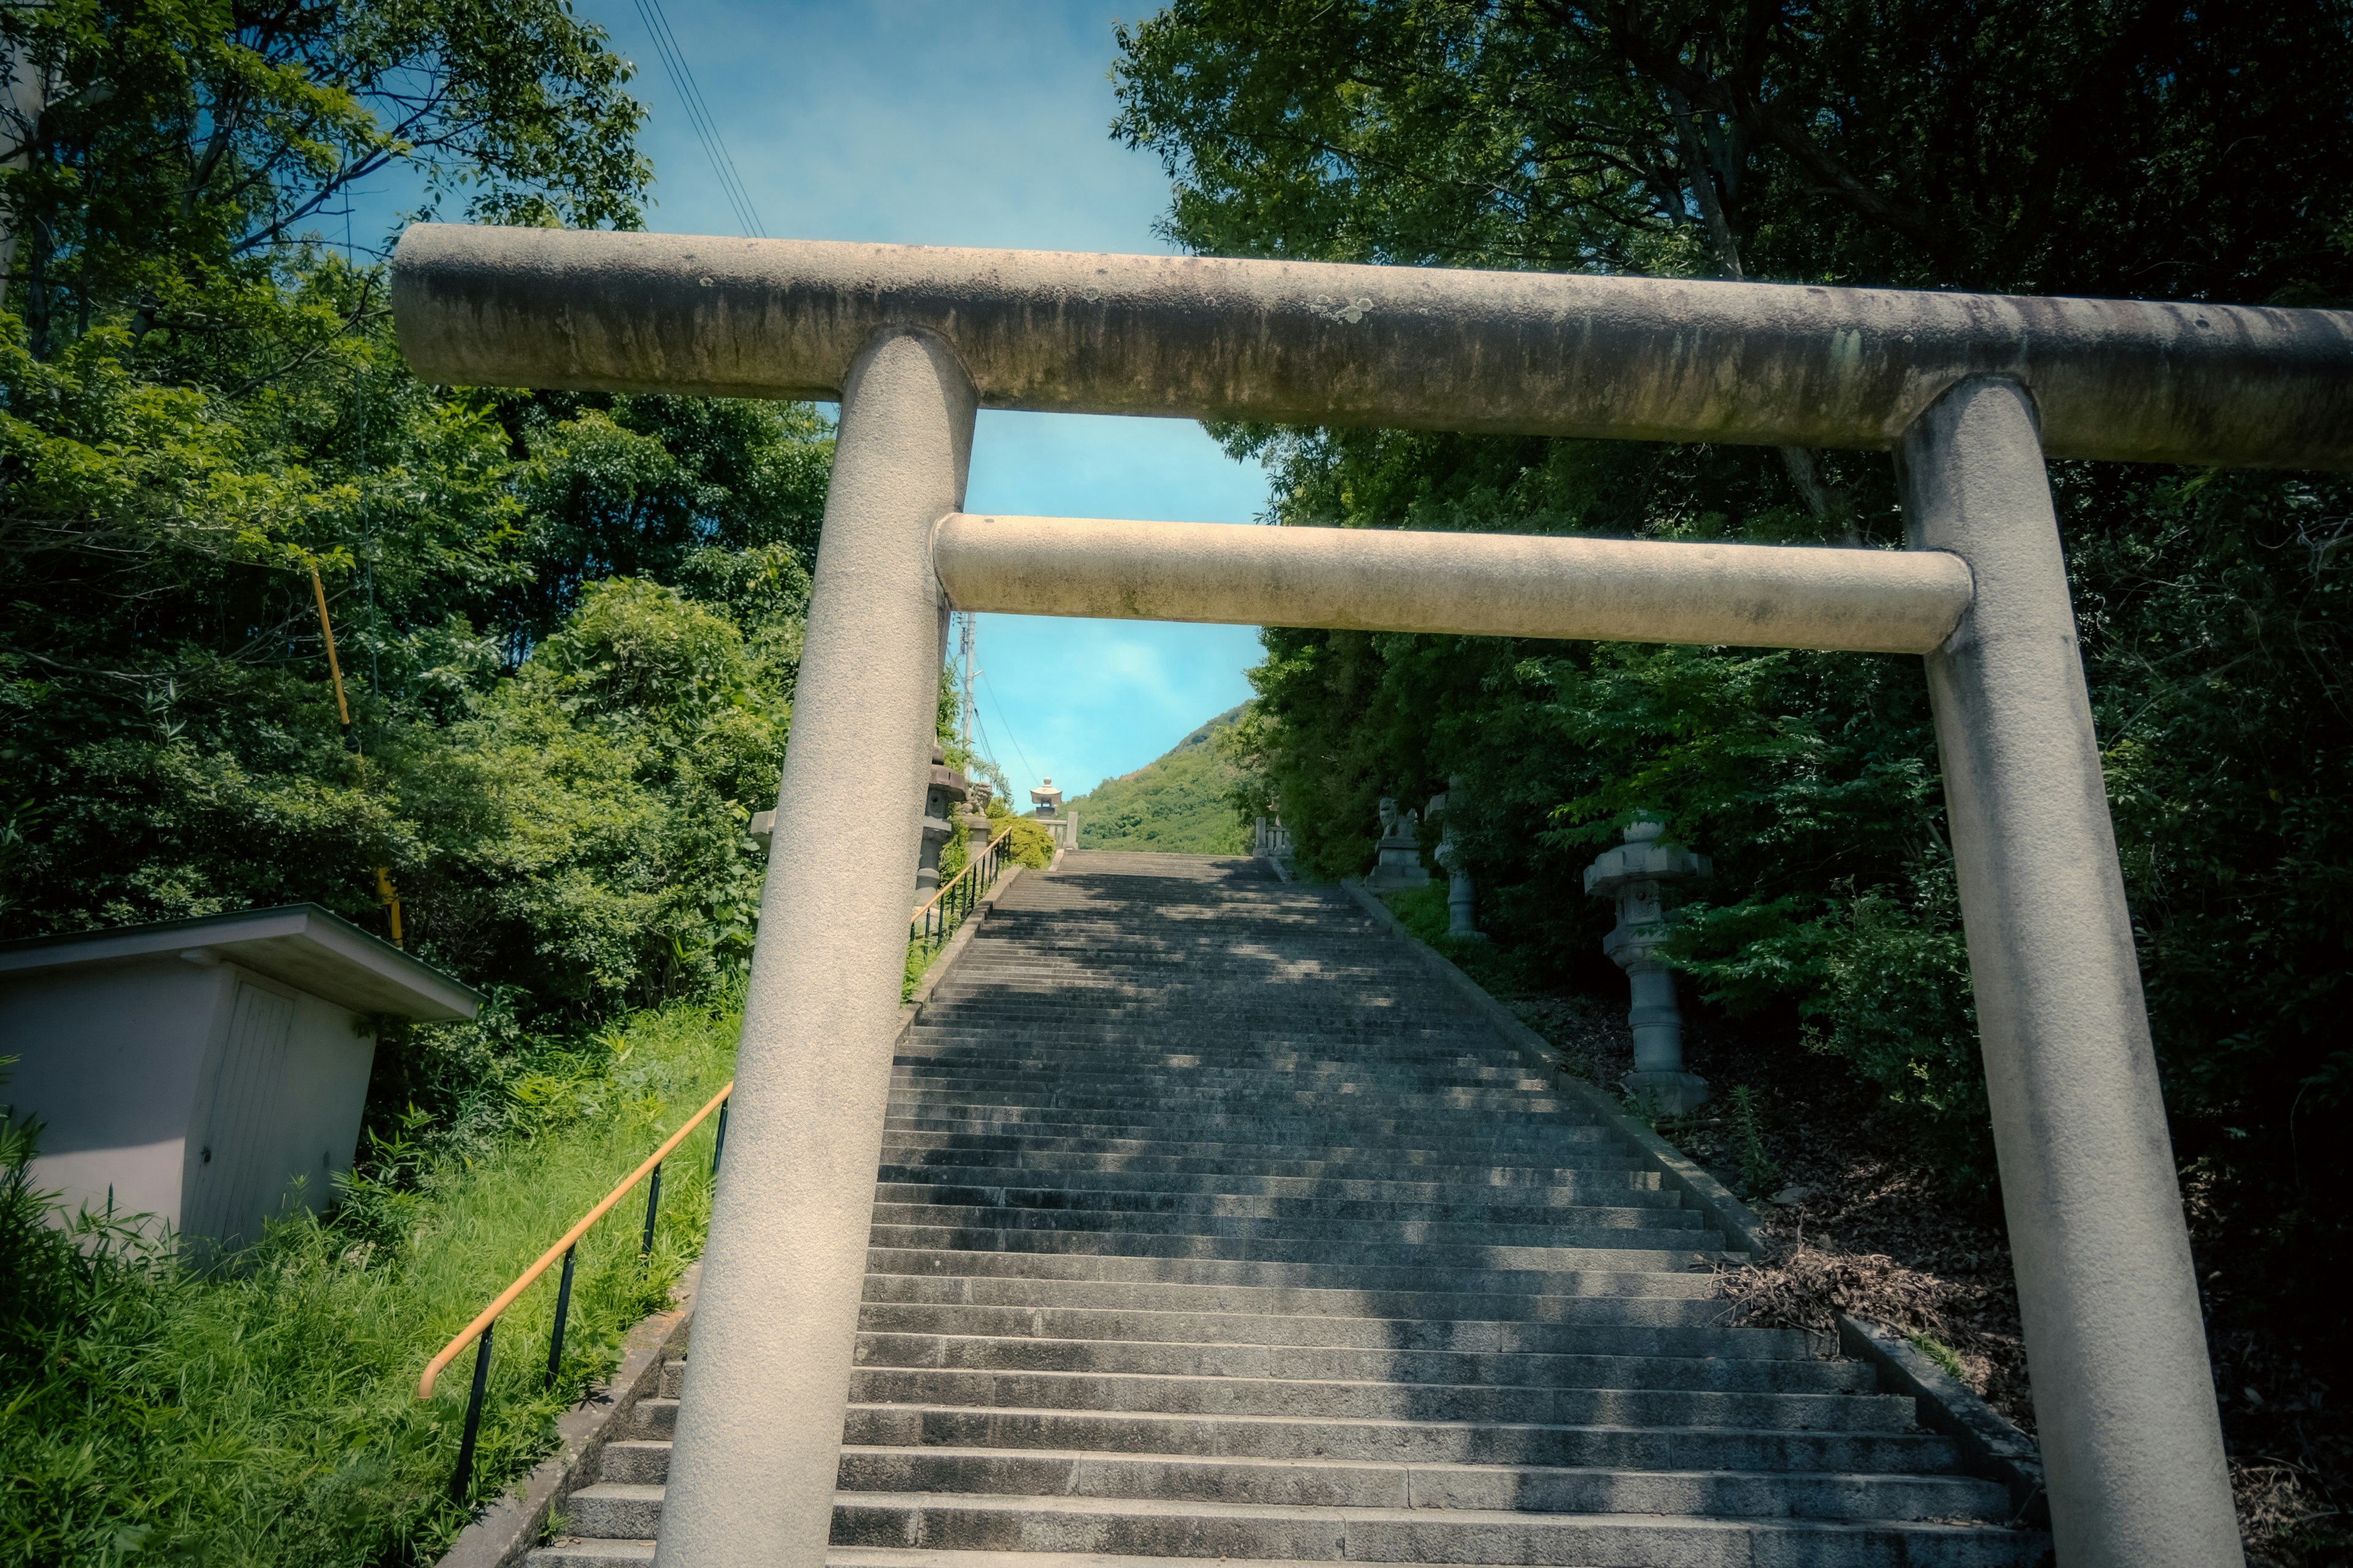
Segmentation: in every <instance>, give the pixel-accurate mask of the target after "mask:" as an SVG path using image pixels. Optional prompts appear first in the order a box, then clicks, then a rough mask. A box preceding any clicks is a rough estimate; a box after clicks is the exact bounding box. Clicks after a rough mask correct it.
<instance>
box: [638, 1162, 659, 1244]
mask: <svg viewBox="0 0 2353 1568" xmlns="http://www.w3.org/2000/svg"><path fill="white" fill-rule="evenodd" d="M660 1204H661V1167H660V1166H659V1165H656V1166H655V1167H654V1179H653V1182H652V1184H650V1185H649V1186H648V1187H647V1188H646V1238H645V1240H643V1241H641V1242H639V1243H638V1262H640V1263H643V1262H644V1261H646V1259H648V1258H651V1257H652V1256H653V1255H654V1210H655V1209H656V1208H658V1207H659V1206H660Z"/></svg>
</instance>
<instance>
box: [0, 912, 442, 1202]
mask: <svg viewBox="0 0 2353 1568" xmlns="http://www.w3.org/2000/svg"><path fill="white" fill-rule="evenodd" d="M480 1005H481V997H480V995H479V994H477V993H475V992H474V991H472V990H471V989H470V988H469V987H467V986H464V985H461V984H459V983H458V982H457V981H455V980H452V979H450V978H449V977H448V975H446V974H443V973H441V972H440V971H438V970H437V969H434V968H432V967H430V966H429V965H427V964H424V963H418V962H417V960H416V959H414V958H411V957H409V956H408V954H406V953H405V952H401V951H400V950H399V949H398V948H396V947H395V946H393V945H392V944H391V943H390V942H385V941H382V940H381V939H379V938H377V937H374V936H371V935H369V934H368V933H367V932H366V931H362V930H360V929H359V927H357V926H355V925H353V924H352V923H351V922H350V921H345V920H342V919H340V918H338V917H337V916H335V915H332V914H330V913H328V912H327V911H326V910H322V909H321V908H320V907H319V906H318V905H316V904H289V905H286V906H285V907H283V908H280V909H273V910H253V911H252V912H250V913H248V914H241V915H220V916H214V917H209V918H206V919H199V920H185V921H162V922H159V923H157V924H153V925H140V926H118V927H115V928H113V929H111V930H107V931H82V932H79V933H77V934H75V935H72V936H61V937H36V938H33V939H31V940H29V941H24V942H5V943H0V1056H12V1057H15V1058H17V1059H16V1063H15V1065H14V1066H12V1067H9V1068H5V1071H6V1073H7V1075H8V1083H7V1085H6V1087H5V1089H0V1100H5V1101H6V1102H8V1103H10V1104H13V1105H14V1106H15V1107H16V1113H17V1115H19V1116H25V1115H32V1116H37V1117H38V1118H40V1120H41V1121H43V1122H44V1123H45V1124H46V1125H45V1126H44V1128H43V1131H42V1132H41V1136H40V1154H39V1158H38V1160H37V1163H36V1164H35V1167H34V1180H35V1182H36V1183H37V1184H38V1185H40V1186H43V1187H47V1188H54V1189H57V1190H58V1191H60V1192H61V1193H62V1194H64V1197H65V1201H66V1205H67V1207H68V1208H69V1210H71V1209H73V1208H77V1207H79V1206H80V1205H85V1204H86V1205H89V1206H90V1207H91V1208H93V1209H96V1208H100V1207H102V1206H103V1205H106V1204H107V1203H109V1202H110V1201H111V1203H112V1204H113V1205H114V1210H115V1212H116V1213H117V1214H119V1215H128V1214H150V1215H154V1216H155V1217H156V1219H158V1220H160V1221H161V1222H163V1223H164V1224H165V1225H168V1226H171V1227H172V1228H173V1229H174V1231H176V1232H178V1233H179V1234H180V1235H181V1236H183V1237H189V1238H203V1239H204V1240H206V1241H209V1242H218V1243H228V1244H235V1243H239V1242H252V1241H258V1240H259V1239H260V1237H261V1226H262V1221H263V1220H264V1219H265V1218H268V1217H270V1216H273V1215H276V1214H278V1213H279V1211H280V1205H282V1204H284V1203H285V1202H286V1200H287V1194H288V1192H289V1190H290V1188H292V1187H293V1186H294V1184H295V1183H296V1181H297V1180H298V1179H299V1180H300V1181H301V1188H300V1192H301V1200H302V1201H303V1202H304V1203H306V1204H308V1205H310V1206H311V1208H312V1209H319V1208H323V1207H324V1206H325V1205H326V1204H327V1201H328V1199H329V1198H330V1197H331V1196H332V1186H333V1183H332V1178H333V1176H334V1175H335V1173H338V1172H341V1171H344V1170H348V1169H349V1168H350V1166H351V1163H352V1154H353V1145H354V1144H356V1143H357V1142H358V1141H359V1129H360V1112H361V1110H362V1109H363V1107H364V1102H365V1100H366V1098H367V1085H368V1072H369V1069H370V1068H371V1067H372V1066H373V1065H374V1063H375V1034H374V1032H373V1029H372V1028H371V1026H370V1022H369V1020H370V1018H371V1017H372V1016H377V1017H380V1016H394V1017H401V1018H411V1019H417V1020H419V1021H427V1020H444V1019H452V1018H470V1017H472V1016H474V1013H475V1010H476V1009H477V1008H478V1007H480Z"/></svg>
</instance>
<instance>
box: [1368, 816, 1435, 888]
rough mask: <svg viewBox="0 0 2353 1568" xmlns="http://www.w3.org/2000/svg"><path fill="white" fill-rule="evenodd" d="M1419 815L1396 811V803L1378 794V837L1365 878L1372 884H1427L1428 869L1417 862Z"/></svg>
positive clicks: (1419, 886)
mask: <svg viewBox="0 0 2353 1568" xmlns="http://www.w3.org/2000/svg"><path fill="white" fill-rule="evenodd" d="M1420 826H1421V819H1420V817H1419V816H1416V815H1414V813H1412V812H1410V811H1409V812H1407V813H1406V814H1405V815H1404V816H1398V803H1397V802H1396V801H1395V800H1394V799H1392V798H1390V797H1389V796H1388V795H1383V796H1381V841H1380V846H1379V848H1378V851H1377V855H1376V857H1375V858H1374V861H1373V874H1372V875H1371V876H1369V877H1367V878H1366V879H1365V881H1366V884H1367V885H1368V886H1371V887H1375V888H1383V889H1388V888H1427V887H1428V886H1430V871H1429V869H1428V868H1426V867H1424V866H1423V865H1422V863H1421V840H1420V837H1419V835H1418V833H1417V830H1418V829H1419V827H1420Z"/></svg>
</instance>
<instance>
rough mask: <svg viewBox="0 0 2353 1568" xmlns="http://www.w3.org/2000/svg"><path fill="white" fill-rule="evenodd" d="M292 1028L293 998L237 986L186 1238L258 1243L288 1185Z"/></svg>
mask: <svg viewBox="0 0 2353 1568" xmlns="http://www.w3.org/2000/svg"><path fill="white" fill-rule="evenodd" d="M293 1024H294V1004H293V1002H292V1001H291V1000H290V999H289V998H287V997H284V996H280V995H279V994H277V993H276V992H273V991H264V990H262V989H261V988H260V987H259V986H258V985H251V984H247V983H246V982H244V981H242V980H240V981H238V982H237V1002H236V1005H235V1006H234V1007H233V1009H232V1010H231V1012H230V1014H229V1021H228V1041H227V1045H226V1047H224V1048H223V1050H222V1052H221V1064H220V1071H219V1072H218V1073H217V1074H216V1075H215V1077H214V1079H213V1097H212V1109H211V1110H210V1112H209V1113H208V1114H207V1115H206V1118H205V1130H204V1142H203V1145H202V1147H201V1148H200V1149H199V1151H198V1154H197V1158H198V1162H199V1163H198V1164H197V1167H196V1170H197V1180H196V1201H195V1205H192V1206H191V1208H190V1210H189V1212H188V1215H187V1216H186V1218H185V1221H184V1222H183V1226H182V1228H183V1230H184V1232H185V1234H187V1235H189V1236H192V1237H210V1238H212V1239H215V1240H219V1241H229V1240H232V1239H234V1240H237V1241H242V1242H246V1243H252V1242H256V1241H259V1240H260V1239H261V1222H262V1220H263V1219H264V1218H265V1217H266V1216H267V1215H270V1214H271V1213H273V1212H274V1211H275V1209H276V1206H277V1200H278V1196H279V1189H280V1187H282V1186H283V1185H284V1184H285V1182H286V1172H285V1171H284V1170H282V1169H281V1168H280V1167H281V1166H283V1164H284V1163H285V1162H284V1160H283V1159H282V1158H281V1155H282V1153H283V1151H282V1150H280V1148H279V1144H280V1142H283V1140H282V1138H281V1137H280V1131H281V1130H280V1128H279V1126H278V1121H279V1118H278V1115H277V1110H278V1089H279V1085H280V1081H281V1080H282V1079H284V1078H285V1076H286V1053H287V1042H288V1037H289V1035H290V1033H291V1031H292V1028H293Z"/></svg>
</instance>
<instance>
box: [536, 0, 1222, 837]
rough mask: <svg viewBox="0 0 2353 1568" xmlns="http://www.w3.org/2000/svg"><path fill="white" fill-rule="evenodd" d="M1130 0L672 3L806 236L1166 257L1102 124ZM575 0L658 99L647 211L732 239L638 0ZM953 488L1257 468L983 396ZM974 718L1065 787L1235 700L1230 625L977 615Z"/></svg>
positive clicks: (1100, 482) (1012, 774)
mask: <svg viewBox="0 0 2353 1568" xmlns="http://www.w3.org/2000/svg"><path fill="white" fill-rule="evenodd" d="M1139 9H1144V10H1147V11H1148V9H1149V8H1148V7H1145V8H1139V7H1137V6H1134V5H1130V6H1127V7H1121V6H1116V5H1090V4H1082V3H1070V4H1054V3H1050V0H1020V3H1007V0H957V3H954V4H949V3H942V0H861V3H859V4H849V5H844V4H839V3H835V4H826V5H802V4H788V5H776V4H765V5H754V4H725V3H722V0H702V3H698V0H665V4H664V5H663V11H664V13H665V14H666V15H667V16H668V18H669V21H670V29H671V31H672V33H673V34H674V35H675V36H676V37H677V39H678V41H679V43H680V45H681V48H682V49H683V51H684V54H685V56H686V59H687V63H688V65H689V66H690V68H691V69H692V71H693V73H694V79H695V82H696V84H697V86H698V87H699V88H700V89H701V91H702V99H703V100H704V102H705V103H706V104H708V106H709V107H710V110H711V113H712V118H713V120H714V121H716V122H717V124H718V127H719V132H720V135H721V138H722V140H723V142H725V144H726V147H727V150H728V153H730V155H731V156H732V157H733V160H734V164H735V168H736V170H737V172H738V173H739V174H740V175H741V177H742V179H743V182H744V186H745V187H746V189H747V190H748V192H749V194H750V195H751V198H752V203H753V205H754V208H755V209H756V210H757V212H758V215H759V218H760V222H761V225H762V226H763V227H764V228H765V231H766V232H767V233H768V234H770V235H772V236H776V237H794V238H803V239H868V240H895V241H902V242H906V243H909V244H917V245H985V246H1006V247H1018V248H1022V249H1032V250H1111V251H1165V250H1166V249H1168V248H1169V247H1167V246H1166V244H1165V243H1163V242H1162V241H1161V240H1160V239H1159V238H1158V237H1156V236H1155V235H1154V233H1153V231H1152V226H1153V223H1154V221H1155V219H1156V218H1157V217H1158V216H1160V214H1161V212H1162V210H1163V209H1164V208H1165V206H1166V202H1167V194H1168V183H1167V179H1166V175H1165V174H1163V173H1162V172H1161V169H1160V166H1159V163H1158V162H1157V160H1155V159H1154V158H1152V157H1150V156H1149V155H1147V154H1145V153H1134V152H1130V151H1129V150H1127V149H1126V148H1124V147H1122V146H1119V145H1117V144H1116V143H1114V142H1113V141H1112V140H1111V138H1110V136H1109V134H1108V133H1107V132H1108V127H1109V125H1110V122H1111V118H1112V114H1113V107H1114V105H1113V99H1112V88H1111V81H1110V78H1109V71H1110V68H1111V62H1112V58H1113V52H1114V44H1113V37H1112V30H1113V26H1115V25H1116V24H1117V23H1118V22H1119V21H1120V20H1122V19H1123V18H1128V19H1132V18H1134V16H1137V15H1138V14H1139ZM578 10H579V13H580V14H581V15H582V16H586V17H587V18H588V19H590V20H592V21H595V22H596V23H597V24H599V25H601V26H604V27H605V28H606V30H607V31H608V32H609V33H610V34H611V35H612V37H613V40H614V43H615V45H616V47H617V48H618V49H619V51H620V52H621V53H622V54H624V55H626V56H627V57H628V58H630V59H632V60H634V61H635V62H637V66H638V78H637V80H636V82H635V84H634V87H633V90H635V91H636V92H637V94H638V97H639V98H640V99H641V100H643V101H644V102H645V103H646V104H647V105H648V106H649V108H650V110H652V119H651V121H650V122H649V125H648V127H647V129H646V132H645V134H644V137H643V139H642V142H641V145H642V146H643V148H644V149H645V151H646V152H647V153H648V154H649V156H651V158H652V159H653V162H654V172H655V177H656V182H657V183H656V185H655V192H654V194H655V196H656V198H657V201H658V205H656V206H655V207H654V209H653V211H652V213H651V214H650V215H649V227H652V228H656V229H659V230H664V231H668V232H671V233H684V234H733V233H736V232H738V229H737V225H736V220H735V218H734V216H733V213H732V211H731V209H730V208H729V206H728V205H727V202H726V200H725V197H724V195H723V192H722V189H721V186H720V184H719V182H718V180H717V178H716V176H714V175H713V174H712V169H711V165H710V163H709V160H708V159H707V157H706V156H705V154H704V153H703V151H702V145H701V143H700V142H697V141H696V140H695V138H694V136H693V133H692V130H691V125H690V123H689V121H688V120H687V118H686V115H685V114H684V112H683V110H682V108H681V104H680V102H679V100H678V97H677V94H676V93H675V91H674V90H673V89H672V87H671V84H670V77H669V75H668V74H667V72H665V71H664V69H663V68H662V65H661V61H660V58H659V56H658V55H657V54H656V53H655V50H654V48H653V46H652V43H651V41H650V38H649V34H648V32H647V29H646V25H645V23H644V21H643V20H642V19H641V16H640V13H639V11H638V7H637V5H636V4H635V3H634V0H584V3H581V4H580V5H578ZM966 504H967V505H969V506H970V507H971V508H972V509H973V510H978V511H1000V512H1037V513H1044V514H1049V515H1056V514H1059V515H1076V516H1094V517H1136V518H1154V519H1174V520H1189V521H1200V522H1233V523H1247V522H1249V521H1251V520H1252V519H1253V518H1254V517H1255V516H1256V515H1257V514H1258V513H1260V512H1261V511H1262V510H1264V508H1265V505H1266V481H1265V477H1264V475H1263V474H1262V473H1261V471H1260V470H1259V469H1258V468H1256V466H1255V465H1244V464H1240V463H1236V462H1234V461H1232V460H1231V459H1229V458H1227V457H1226V456H1225V455H1224V454H1223V453H1222V452H1220V451H1219V449H1218V448H1217V447H1216V446H1214V445H1213V444H1212V443H1211V442H1210V441H1209V439H1208V437H1207V436H1206V435H1204V434H1203V433H1202V431H1201V428H1200V426H1198V425H1195V424H1192V423H1189V422H1181V421H1173V420H1161V419H1113V418H1087V417H1080V416H1069V415H1044V414H1014V413H1002V412H995V411H989V412H984V413H983V414H982V415H981V416H980V428H979V432H978V436H977V438H976V442H975V447H974V453H973V468H972V482H971V488H970V490H969V493H968V496H967V501H966ZM979 650H980V660H979V662H980V666H981V668H982V669H983V670H984V671H985V672H986V675H985V679H984V680H983V682H982V687H983V689H982V692H981V699H980V710H981V720H982V722H983V724H984V725H985V726H986V728H987V733H988V738H989V740H990V741H991V742H992V743H993V745H992V750H993V752H994V754H995V756H996V758H997V762H998V763H1000V764H1001V765H1002V766H1003V767H1004V769H1005V771H1006V773H1007V775H1008V777H1009V778H1010V779H1011V780H1012V783H1013V786H1014V789H1015V791H1016V796H1015V798H1016V799H1017V800H1021V799H1026V792H1027V791H1028V789H1029V787H1030V785H1031V784H1033V783H1035V782H1036V780H1037V778H1038V777H1039V775H1041V774H1046V775H1050V776H1051V777H1052V778H1053V779H1054V781H1055V784H1056V785H1057V787H1059V788H1061V789H1063V790H1064V791H1066V792H1067V793H1069V794H1071V795H1077V794H1079V793H1081V792H1082V791H1083V790H1086V789H1089V788H1092V786H1093V785H1094V784H1095V783H1096V782H1097V781H1098V780H1100V779H1102V778H1103V777H1105V776H1108V775H1112V774H1116V773H1125V772H1128V771H1130V770H1132V769H1134V768H1137V767H1141V766H1142V765H1143V764H1144V763H1147V762H1150V761H1151V760H1152V759H1153V758H1154V757H1155V756H1158V755H1159V754H1160V753H1161V752H1164V751H1166V750H1167V749H1168V747H1169V746H1170V745H1172V744H1174V743H1175V742H1176V740H1177V739H1178V738H1179V737H1181V736H1182V735H1184V733H1185V732H1186V731H1188V730H1190V729H1192V728H1193V727H1194V726H1195V725H1197V724H1198V723H1200V722H1201V721H1203V720H1204V719H1207V718H1208V717H1209V716H1211V715H1212V714H1215V713H1218V712H1220V711H1222V710H1225V709H1228V708H1230V707H1232V706H1233V705H1234V704H1235V703H1237V702H1240V701H1241V700H1244V699H1246V698H1247V697H1248V696H1249V695H1250V687H1249V684H1248V682H1247V681H1246V680H1245V679H1243V675H1242V671H1243V670H1244V669H1245V668H1248V667H1249V666H1250V665H1252V664H1255V663H1256V662H1257V661H1258V658H1259V651H1260V650H1259V646H1258V638H1257V634H1256V632H1255V631H1254V630H1253V629H1252V628H1250V627H1246V626H1177V625H1168V624H1158V623H1150V622H1132V621H1076V620H1054V619H1046V618H1042V617H1036V616H982V617H981V620H980V627H979Z"/></svg>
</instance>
